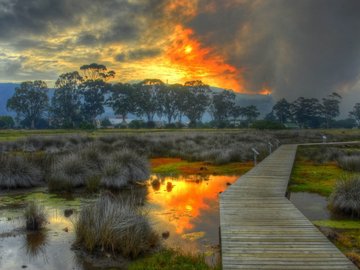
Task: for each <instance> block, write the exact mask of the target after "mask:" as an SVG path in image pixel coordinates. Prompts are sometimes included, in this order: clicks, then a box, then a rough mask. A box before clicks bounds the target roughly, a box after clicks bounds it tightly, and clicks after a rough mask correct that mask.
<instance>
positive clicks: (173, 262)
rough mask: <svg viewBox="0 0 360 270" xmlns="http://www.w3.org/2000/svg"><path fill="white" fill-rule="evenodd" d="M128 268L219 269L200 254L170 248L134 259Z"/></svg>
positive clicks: (167, 269) (138, 269)
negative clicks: (190, 253)
mask: <svg viewBox="0 0 360 270" xmlns="http://www.w3.org/2000/svg"><path fill="white" fill-rule="evenodd" d="M128 269H129V270H142V269H147V270H220V269H221V267H220V266H216V267H210V266H209V265H207V264H206V262H205V258H204V256H202V255H189V254H184V253H182V252H180V251H176V250H172V249H164V250H161V251H160V252H157V253H155V254H153V255H150V256H148V257H145V258H143V259H140V260H137V261H134V262H133V263H131V264H130V265H129V268H128Z"/></svg>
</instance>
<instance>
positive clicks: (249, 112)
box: [241, 105, 260, 124]
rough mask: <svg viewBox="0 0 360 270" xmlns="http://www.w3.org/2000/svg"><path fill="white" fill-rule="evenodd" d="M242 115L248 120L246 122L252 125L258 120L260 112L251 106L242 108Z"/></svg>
mask: <svg viewBox="0 0 360 270" xmlns="http://www.w3.org/2000/svg"><path fill="white" fill-rule="evenodd" d="M241 114H242V115H243V116H244V117H245V118H246V122H247V123H248V124H250V123H252V122H254V121H255V120H256V118H257V117H258V116H259V115H260V112H259V110H258V108H257V107H256V106H255V105H250V106H247V107H244V108H242V112H241Z"/></svg>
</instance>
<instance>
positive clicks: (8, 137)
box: [0, 128, 248, 141]
mask: <svg viewBox="0 0 360 270" xmlns="http://www.w3.org/2000/svg"><path fill="white" fill-rule="evenodd" d="M225 131H226V132H239V131H240V132H244V131H248V129H241V130H239V129H221V130H218V129H210V128H209V129H96V130H81V129H41V130H40V129H5V130H0V141H15V140H17V139H21V138H25V137H29V136H33V135H45V136H46V135H59V134H68V135H71V134H72V135H77V134H78V135H89V136H94V137H97V136H101V135H116V134H132V133H136V134H139V133H156V132H179V133H190V132H197V133H198V132H206V133H207V132H212V133H216V132H225Z"/></svg>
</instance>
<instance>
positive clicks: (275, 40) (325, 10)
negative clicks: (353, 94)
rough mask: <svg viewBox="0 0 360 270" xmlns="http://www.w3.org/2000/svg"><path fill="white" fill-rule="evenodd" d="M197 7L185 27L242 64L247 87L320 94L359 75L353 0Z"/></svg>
mask: <svg viewBox="0 0 360 270" xmlns="http://www.w3.org/2000/svg"><path fill="white" fill-rule="evenodd" d="M209 5H213V6H215V7H216V8H215V12H208V11H207V9H206V7H207V6H209ZM199 9H200V14H199V15H198V16H196V17H195V18H194V19H193V20H192V21H191V22H190V23H189V25H190V27H192V28H194V29H195V32H196V34H197V35H199V36H200V37H201V40H202V41H203V42H204V43H205V44H207V45H210V46H216V47H217V48H219V50H222V51H223V53H224V54H225V55H226V56H227V58H228V60H229V61H230V63H231V64H233V65H234V66H236V67H238V68H243V70H244V76H245V81H246V82H247V85H246V87H247V88H248V89H251V90H258V89H261V88H262V86H263V85H264V83H265V84H267V85H269V86H271V87H273V88H274V91H275V94H276V96H285V97H288V98H296V97H298V96H300V95H305V96H318V97H321V96H324V95H326V94H327V93H330V92H332V91H336V90H339V89H340V88H341V87H342V86H343V85H344V84H347V85H348V84H349V83H350V84H351V83H354V82H355V81H356V80H358V79H359V74H360V16H359V14H360V1H358V0H341V1H340V0H316V1H313V0H302V1H288V0H271V1H269V0H262V1H253V0H251V1H250V0H248V1H238V0H229V1H202V2H201V4H200V7H199ZM201 11H203V12H201ZM359 92H360V91H359Z"/></svg>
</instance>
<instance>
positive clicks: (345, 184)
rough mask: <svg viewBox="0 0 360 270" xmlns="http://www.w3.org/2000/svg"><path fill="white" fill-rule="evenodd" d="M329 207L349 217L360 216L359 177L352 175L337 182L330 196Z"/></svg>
mask: <svg viewBox="0 0 360 270" xmlns="http://www.w3.org/2000/svg"><path fill="white" fill-rule="evenodd" d="M329 204H330V207H331V208H332V209H333V210H335V211H338V212H341V213H344V214H348V215H351V216H360V176H359V175H354V176H351V177H348V178H343V179H340V180H338V181H337V183H336V186H335V190H334V191H333V193H332V194H331V195H330V200H329Z"/></svg>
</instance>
